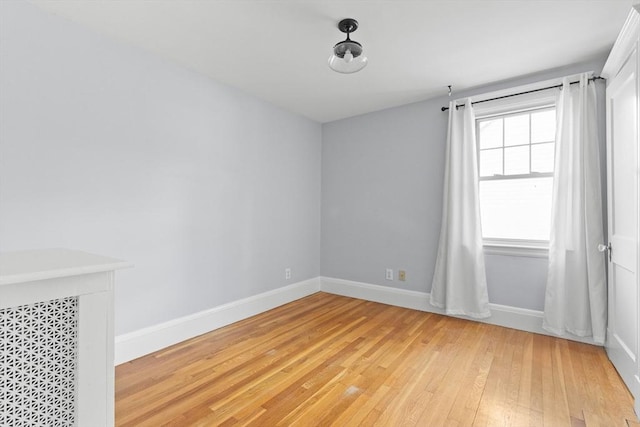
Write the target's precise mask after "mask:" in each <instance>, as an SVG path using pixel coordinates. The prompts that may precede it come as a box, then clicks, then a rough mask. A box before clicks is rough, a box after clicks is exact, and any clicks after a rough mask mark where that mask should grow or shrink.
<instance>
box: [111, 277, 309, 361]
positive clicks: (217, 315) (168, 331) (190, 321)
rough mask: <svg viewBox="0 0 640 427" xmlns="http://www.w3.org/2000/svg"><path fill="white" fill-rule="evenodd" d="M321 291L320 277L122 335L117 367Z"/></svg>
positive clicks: (119, 342) (117, 350)
mask: <svg viewBox="0 0 640 427" xmlns="http://www.w3.org/2000/svg"><path fill="white" fill-rule="evenodd" d="M319 290H320V278H319V277H316V278H313V279H309V280H304V281H302V282H298V283H294V284H292V285H288V286H285V287H282V288H278V289H274V290H272V291H269V292H264V293H261V294H258V295H253V296H251V297H248V298H244V299H241V300H238V301H233V302H230V303H227V304H223V305H220V306H217V307H214V308H211V309H209V310H205V311H201V312H198V313H194V314H191V315H189V316H185V317H181V318H178V319H174V320H170V321H168V322H165V323H161V324H159V325H154V326H151V327H148V328H144V329H139V330H137V331H133V332H130V333H127V334H123V335H118V336H117V337H116V339H115V364H116V365H119V364H121V363H124V362H128V361H129V360H132V359H135V358H138V357H140V356H144V355H145V354H149V353H153V352H154V351H158V350H161V349H163V348H165V347H168V346H170V345H173V344H177V343H179V342H181V341H184V340H187V339H189V338H193V337H196V336H198V335H202V334H204V333H206V332H209V331H212V330H214V329H218V328H221V327H223V326H226V325H229V324H231V323H234V322H237V321H239V320H243V319H246V318H248V317H251V316H255V315H256V314H260V313H263V312H265V311H267V310H271V309H273V308H276V307H278V306H280V305H283V304H287V303H289V302H291V301H295V300H297V299H300V298H303V297H306V296H308V295H311V294H314V293H316V292H318V291H319Z"/></svg>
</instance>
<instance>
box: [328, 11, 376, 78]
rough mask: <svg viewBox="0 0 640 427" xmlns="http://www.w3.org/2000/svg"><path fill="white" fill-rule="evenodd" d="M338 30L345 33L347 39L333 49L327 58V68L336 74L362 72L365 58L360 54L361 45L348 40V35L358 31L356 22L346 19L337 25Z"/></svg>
mask: <svg viewBox="0 0 640 427" xmlns="http://www.w3.org/2000/svg"><path fill="white" fill-rule="evenodd" d="M338 29H339V30H340V31H342V32H343V33H347V39H346V40H344V41H341V42H339V43H337V44H336V45H335V46H334V47H333V55H331V56H330V57H329V67H331V69H332V70H333V71H337V72H338V73H344V74H350V73H355V72H356V71H360V70H362V69H363V68H364V67H365V66H366V65H367V57H366V56H364V55H363V54H362V45H361V44H360V43H358V42H357V41H355V40H351V39H350V38H349V33H353V32H354V31H355V30H357V29H358V21H356V20H355V19H351V18H347V19H343V20H342V21H340V22H339V23H338Z"/></svg>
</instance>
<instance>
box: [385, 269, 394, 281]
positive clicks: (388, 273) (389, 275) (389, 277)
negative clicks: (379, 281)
mask: <svg viewBox="0 0 640 427" xmlns="http://www.w3.org/2000/svg"><path fill="white" fill-rule="evenodd" d="M385 278H386V279H387V280H393V270H392V269H390V268H387V271H386V275H385Z"/></svg>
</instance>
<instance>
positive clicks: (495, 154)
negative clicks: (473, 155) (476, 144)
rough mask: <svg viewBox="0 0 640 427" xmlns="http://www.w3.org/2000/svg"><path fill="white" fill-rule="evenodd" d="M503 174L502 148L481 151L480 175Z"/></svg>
mask: <svg viewBox="0 0 640 427" xmlns="http://www.w3.org/2000/svg"><path fill="white" fill-rule="evenodd" d="M493 175H502V149H501V148H497V149H493V150H482V151H480V176H493Z"/></svg>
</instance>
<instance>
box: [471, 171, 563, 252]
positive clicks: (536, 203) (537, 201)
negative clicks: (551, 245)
mask: <svg viewBox="0 0 640 427" xmlns="http://www.w3.org/2000/svg"><path fill="white" fill-rule="evenodd" d="M552 185H553V178H551V177H544V178H525V179H505V180H490V181H480V214H481V217H482V235H483V237H485V238H496V239H523V240H549V233H550V217H551V191H552V190H551V189H552Z"/></svg>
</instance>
